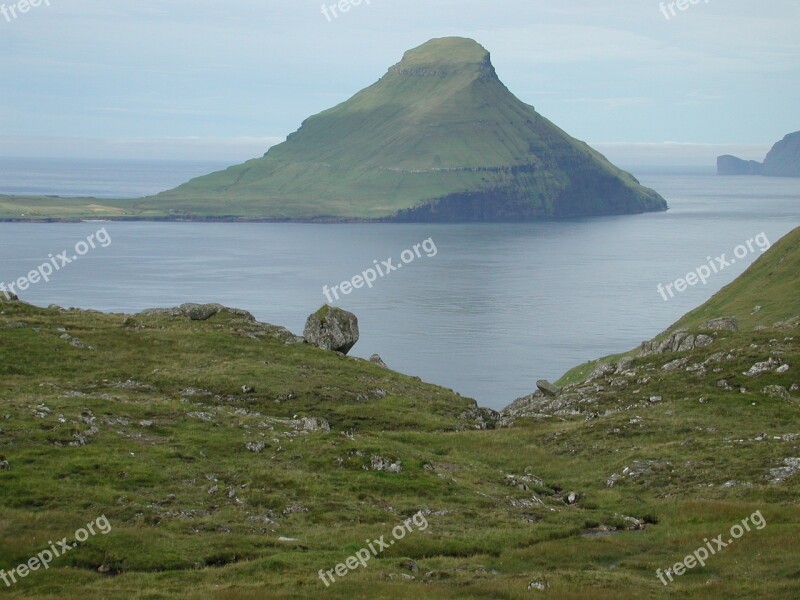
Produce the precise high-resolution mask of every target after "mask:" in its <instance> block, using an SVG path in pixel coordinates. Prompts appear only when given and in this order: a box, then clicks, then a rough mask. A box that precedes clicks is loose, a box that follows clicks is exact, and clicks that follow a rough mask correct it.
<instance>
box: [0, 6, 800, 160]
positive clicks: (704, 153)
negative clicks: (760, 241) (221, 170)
mask: <svg viewBox="0 0 800 600" xmlns="http://www.w3.org/2000/svg"><path fill="white" fill-rule="evenodd" d="M22 1H23V2H24V1H26V0H22ZM351 1H352V0H351ZM356 1H357V0H356ZM684 1H685V4H683V2H684ZM693 1H695V2H697V3H696V4H690V3H689V2H690V0H682V2H681V4H682V6H684V10H680V8H679V7H678V6H677V4H675V3H671V2H663V3H662V2H659V1H655V0H608V1H602V0H571V1H569V2H565V1H556V0H494V1H491V2H490V1H488V0H485V1H476V0H457V1H456V0H362V2H361V3H360V4H359V5H357V6H356V5H351V6H350V7H349V10H348V11H347V12H341V11H339V10H338V9H337V10H336V12H335V16H334V15H333V14H332V13H333V11H332V10H331V9H330V8H327V14H328V16H327V17H326V15H325V14H324V13H323V10H322V8H323V6H326V7H330V6H332V5H334V4H336V2H334V0H325V2H324V3H323V2H322V0H282V1H278V0H226V1H224V2H222V1H219V0H213V1H211V0H169V1H167V0H163V1H156V0H38V4H39V6H37V7H33V6H29V7H28V10H27V11H26V12H24V13H22V12H20V8H23V7H24V5H23V7H21V6H19V4H20V0H0V156H4V157H70V158H119V159H183V160H194V159H198V160H219V161H227V162H230V163H234V162H238V161H241V160H244V159H247V158H252V157H255V156H260V155H262V154H263V153H264V152H265V151H266V150H267V149H268V148H269V147H270V146H271V145H273V144H275V143H279V142H280V141H282V140H283V139H285V137H286V136H287V135H288V134H290V133H291V132H293V131H295V130H296V129H297V128H298V127H299V126H300V123H301V122H302V121H303V120H304V119H305V118H307V117H308V116H310V115H312V114H316V113H318V112H320V111H322V110H325V109H326V108H329V107H331V106H333V105H335V104H338V103H339V102H343V101H345V100H346V99H348V98H349V97H350V96H352V95H353V94H355V93H356V92H357V91H359V90H360V89H362V88H364V87H366V86H368V85H370V84H372V83H374V82H375V81H377V80H378V79H379V78H380V77H381V76H383V75H384V73H385V72H386V70H387V69H388V67H390V66H391V65H393V64H395V63H397V62H398V61H399V60H400V59H401V58H402V56H403V53H404V52H405V51H406V50H408V49H410V48H413V47H416V46H418V45H420V44H422V43H424V42H425V41H427V40H429V39H431V38H435V37H445V36H452V35H456V36H464V37H470V38H473V39H475V40H477V41H478V42H480V43H481V44H482V45H483V46H484V47H486V48H487V49H488V50H489V51H490V52H491V54H492V62H493V63H494V66H495V68H496V70H497V73H498V75H499V76H500V78H501V79H502V80H503V82H504V83H505V84H506V86H507V87H508V88H509V89H510V90H511V91H512V92H513V93H515V94H516V95H517V96H518V97H519V98H520V99H522V100H523V101H524V102H527V103H528V104H531V105H533V106H534V107H535V108H536V109H537V111H539V113H541V114H542V115H544V116H545V117H547V118H549V119H550V120H552V121H554V122H555V123H556V124H557V125H559V126H560V127H561V128H562V129H565V130H566V131H567V132H568V133H570V134H571V135H573V136H574V137H576V138H578V139H581V140H584V141H587V142H589V143H590V144H592V145H593V146H595V147H597V148H598V149H599V150H601V151H602V152H604V153H605V154H606V155H607V156H609V158H611V159H612V160H613V161H616V162H619V163H621V164H623V165H630V164H652V165H657V164H682V165H691V164H699V163H703V164H706V163H708V164H713V161H714V158H715V157H716V156H717V155H718V154H725V153H732V154H736V155H738V156H741V157H742V158H747V159H756V160H762V159H763V157H764V155H765V154H766V152H767V150H769V148H770V147H771V145H772V144H773V143H774V142H776V141H777V140H779V139H781V138H782V137H783V136H784V135H786V134H787V133H789V132H792V131H797V130H800V113H799V112H798V107H800V35H798V31H800V3H799V2H797V0H763V2H753V1H752V0H693ZM34 2H37V0H34ZM670 4H672V11H671V10H670V7H669V5H670ZM3 8H4V10H3ZM12 9H13V10H12ZM662 9H663V10H662ZM672 13H674V14H672Z"/></svg>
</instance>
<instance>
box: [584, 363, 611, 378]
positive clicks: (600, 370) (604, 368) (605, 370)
mask: <svg viewBox="0 0 800 600" xmlns="http://www.w3.org/2000/svg"><path fill="white" fill-rule="evenodd" d="M616 370H617V367H616V366H615V365H612V364H609V363H600V364H599V365H597V366H596V367H595V368H594V369H593V370H592V372H591V373H590V374H589V377H587V378H586V381H587V383H588V382H590V381H594V380H595V379H601V378H603V377H605V376H606V375H611V374H612V373H614V371H616Z"/></svg>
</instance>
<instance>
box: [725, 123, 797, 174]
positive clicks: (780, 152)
mask: <svg viewBox="0 0 800 600" xmlns="http://www.w3.org/2000/svg"><path fill="white" fill-rule="evenodd" d="M717 174H719V175H764V176H766V177H800V131H796V132H794V133H790V134H789V135H787V136H786V137H785V138H783V139H782V140H781V141H780V142H778V143H777V144H775V145H774V146H773V147H772V150H770V151H769V154H767V158H766V159H764V163H763V164H762V163H760V162H757V161H754V160H742V159H740V158H736V157H735V156H728V155H726V156H720V157H719V158H717Z"/></svg>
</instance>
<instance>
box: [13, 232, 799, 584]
mask: <svg viewBox="0 0 800 600" xmlns="http://www.w3.org/2000/svg"><path fill="white" fill-rule="evenodd" d="M796 241H797V232H794V233H793V234H791V235H790V236H789V237H788V238H786V239H785V240H783V241H782V242H780V243H778V244H776V245H775V247H773V248H772V249H771V250H770V251H769V252H768V253H767V254H765V255H764V257H763V258H762V259H761V260H759V261H758V262H757V263H756V264H755V265H754V266H753V267H752V268H751V269H750V271H748V273H747V274H745V275H744V276H743V277H742V279H741V280H739V281H737V282H736V283H735V284H733V286H731V287H730V288H729V289H728V294H727V295H726V294H725V293H722V294H721V295H720V296H718V297H716V299H715V301H716V302H718V305H717V306H718V307H719V310H720V311H722V314H717V313H716V312H715V310H714V309H711V308H709V309H708V310H707V311H706V312H704V313H703V314H702V315H700V314H698V315H694V316H692V315H689V316H687V320H686V323H687V324H688V326H689V327H693V326H694V323H695V322H696V319H701V318H705V317H706V316H709V317H718V316H727V315H728V314H729V311H730V310H731V309H735V308H736V306H738V305H737V304H736V303H737V300H736V298H735V297H734V296H735V295H736V294H752V297H750V299H748V302H752V301H754V300H757V301H759V302H761V303H762V305H763V306H764V308H763V309H762V311H761V312H760V313H757V314H762V313H763V315H762V318H761V321H759V322H758V324H759V325H762V326H763V328H758V329H756V327H755V323H756V322H755V321H753V322H751V323H749V324H748V323H745V325H744V326H742V327H741V328H740V329H739V331H718V332H716V333H714V334H713V336H712V337H713V340H712V341H711V342H710V343H709V344H708V345H707V346H704V347H702V348H695V349H692V350H686V351H682V352H666V353H663V354H652V355H648V356H644V357H636V358H634V359H632V360H626V361H623V362H622V364H619V365H615V366H614V369H612V370H605V371H603V372H602V373H600V374H596V375H595V377H594V378H593V380H592V381H589V382H585V381H582V382H578V383H576V384H574V385H571V386H568V387H565V388H564V389H562V390H561V391H560V392H559V393H558V394H556V395H555V396H552V397H551V396H545V395H543V394H541V393H538V394H533V395H531V396H530V397H526V398H523V399H520V400H518V401H517V402H515V403H514V404H513V405H512V406H511V407H509V409H507V410H506V411H504V412H503V413H502V415H499V416H498V415H496V414H494V415H493V414H492V413H491V411H480V410H478V409H476V407H475V404H474V402H473V401H471V400H468V399H465V398H462V397H460V396H458V395H457V394H455V393H453V392H451V391H450V390H446V389H443V388H440V387H436V386H431V385H427V384H424V383H422V382H420V381H419V380H417V379H414V378H409V377H405V376H403V375H400V374H397V373H394V372H392V371H390V370H387V369H384V368H381V367H378V366H376V365H373V364H370V363H367V362H365V361H363V360H359V359H356V358H347V357H343V356H340V355H336V354H333V353H329V352H324V351H321V350H317V349H315V348H312V347H309V346H307V345H305V344H302V343H298V340H297V339H296V338H295V337H294V336H293V335H292V334H290V333H289V332H286V331H285V330H282V329H280V328H277V327H273V326H269V325H263V324H259V323H255V322H254V321H252V320H251V319H250V318H248V316H247V315H246V314H243V313H241V312H238V311H223V312H222V313H219V314H218V315H216V316H214V317H212V318H211V319H209V320H207V321H189V320H188V319H186V318H185V317H184V316H182V314H180V313H178V312H177V311H176V312H174V313H173V314H170V313H168V312H167V313H162V314H155V315H149V316H145V315H137V316H125V315H113V314H101V313H97V312H93V311H80V310H63V309H57V308H48V309H43V308H38V307H34V306H31V305H28V304H25V303H24V302H16V301H15V302H7V301H4V300H2V299H0V507H2V510H0V569H3V570H4V571H5V572H8V571H9V570H10V569H13V568H15V567H17V565H19V564H21V563H22V562H23V561H27V560H28V559H29V557H32V556H35V555H36V554H37V553H39V552H40V551H41V550H42V549H44V548H47V547H48V543H49V541H51V540H60V539H62V538H63V537H65V536H66V537H68V538H71V536H72V535H73V532H74V531H75V530H76V529H78V528H80V527H82V526H84V525H85V524H86V523H89V522H90V521H92V520H94V519H96V518H97V517H99V516H100V515H105V516H106V517H107V518H108V521H109V523H110V524H111V527H112V529H111V531H109V532H108V533H107V534H105V535H96V536H92V537H90V538H89V539H88V540H87V541H85V542H83V543H82V544H80V545H79V546H78V547H76V548H74V549H72V550H70V551H69V552H68V553H67V554H66V555H64V556H63V557H61V558H58V559H56V560H54V561H53V563H52V564H51V565H50V568H49V569H47V570H41V569H40V570H37V571H33V572H31V573H29V574H28V575H27V577H25V578H24V579H20V580H19V581H18V582H17V583H16V584H13V585H12V586H10V587H8V588H5V586H4V585H3V584H2V583H1V582H0V587H2V588H3V590H4V592H5V595H6V596H7V597H9V598H17V597H20V598H21V597H25V598H36V599H44V598H53V599H54V598H59V599H61V598H81V599H83V600H88V599H93V598H97V599H100V598H104V599H105V598H126V599H127V598H142V599H144V598H148V599H161V598H212V599H213V598H218V599H225V600H234V599H237V600H238V599H249V598H263V597H270V598H308V597H317V596H320V597H321V596H322V595H323V594H324V595H325V596H326V597H331V598H348V599H349V598H390V597H391V598H415V599H418V598H420V597H424V598H467V597H468V598H487V599H489V598H491V599H496V598H530V597H532V596H533V597H536V596H537V595H538V594H540V592H539V591H537V590H536V588H538V587H549V589H548V590H547V592H546V593H545V596H546V597H553V598H576V599H577V598H581V599H586V598H588V599H609V600H610V599H618V598H636V599H641V598H663V597H669V598H687V599H689V598H691V599H701V600H702V599H712V598H714V599H717V598H748V599H749V598H775V599H785V598H794V597H798V596H800V577H798V575H800V572H799V571H798V567H797V565H798V562H799V561H800V546H799V545H798V541H797V531H798V526H800V513H799V512H798V510H797V505H798V498H800V476H798V474H797V473H798V472H800V425H798V423H800V406H799V405H798V400H799V399H800V388H799V387H798V385H799V384H800V374H798V369H797V365H798V364H800V343H798V340H800V335H799V334H800V308H799V307H798V290H799V289H800V288H798V287H797V286H792V285H791V280H790V281H789V282H788V284H786V285H785V279H786V278H787V277H790V276H792V274H793V273H794V274H795V276H796V269H794V271H793V270H792V268H791V265H796V264H797V260H798V254H800V250H798V247H797V243H796ZM784 268H786V269H788V270H786V271H784V270H783V269H784ZM766 300H772V301H774V303H775V304H774V306H781V307H782V308H780V309H774V310H775V312H772V313H770V312H769V311H770V310H773V309H772V308H770V306H772V305H768V303H767V302H766ZM795 309H798V310H796V312H795V314H792V312H793V311H795ZM743 316H744V315H743ZM786 316H792V317H798V318H792V319H788V320H787V319H786V318H784V317H786ZM777 318H779V319H780V320H781V321H782V322H780V323H777V324H776V323H774V322H772V321H771V319H777ZM758 364H762V367H763V364H766V365H767V366H766V367H763V368H760V369H758V371H760V372H758V373H756V372H754V371H753V370H752V367H753V366H754V365H758ZM783 365H787V366H786V367H784V366H783ZM495 421H496V424H497V427H496V428H491V425H492V424H493V423H495ZM487 424H488V425H489V426H490V428H485V425H487ZM387 465H393V466H392V467H389V468H387ZM573 493H574V494H573ZM419 511H422V512H421V513H420V512H419ZM757 511H758V514H760V515H761V516H762V517H763V519H764V526H763V527H762V528H755V527H753V528H752V530H751V531H750V532H747V533H744V534H743V536H742V537H741V539H739V540H736V541H735V542H734V543H732V544H731V545H730V546H729V547H726V548H724V549H722V550H720V551H719V552H718V553H717V554H715V555H713V556H712V557H710V558H709V559H708V561H707V564H706V565H705V566H704V567H696V568H694V569H690V570H689V571H688V572H687V573H686V574H685V575H683V576H681V577H675V581H674V582H673V583H671V584H669V586H667V587H665V586H664V585H663V584H662V583H661V581H660V580H659V579H658V577H657V575H656V570H657V569H661V570H662V571H663V570H665V569H667V568H668V567H670V566H671V565H674V564H675V563H677V562H678V561H682V560H683V559H684V558H685V557H686V556H687V555H690V554H691V553H693V552H694V551H695V550H696V549H697V548H699V547H701V546H703V545H704V539H709V540H711V539H713V538H715V537H717V536H718V535H720V534H723V535H724V536H725V537H726V538H727V537H728V535H729V534H728V532H729V530H730V528H731V526H732V525H734V524H736V523H741V521H742V520H743V519H745V518H747V517H750V516H752V515H754V514H755V513H756V512H757ZM415 514H421V515H423V516H424V518H425V522H426V523H427V526H426V527H425V528H424V529H416V528H415V529H414V530H413V531H412V532H410V533H408V534H407V535H406V537H404V538H403V539H402V540H397V541H396V543H395V544H392V545H390V546H389V547H387V548H386V549H385V550H384V551H383V552H382V553H381V554H380V555H379V556H377V557H374V558H372V559H371V560H370V561H369V562H368V563H367V564H366V567H361V566H359V567H358V568H356V569H355V570H353V571H352V572H350V573H349V574H348V575H346V576H345V577H343V578H340V579H339V578H338V577H337V579H339V580H337V581H336V582H335V583H333V584H332V585H331V586H330V587H328V588H326V587H325V584H324V583H323V582H322V581H321V580H320V578H319V576H318V572H319V570H323V571H325V570H329V569H332V568H334V567H335V566H336V565H337V564H338V563H341V562H343V561H346V560H347V558H348V557H349V556H351V555H354V554H355V553H357V552H358V551H359V550H360V549H362V548H364V547H365V545H366V540H375V539H378V538H380V537H381V536H384V537H385V538H386V539H387V540H388V539H392V535H393V534H392V531H393V528H394V527H396V526H397V525H398V524H402V522H403V520H404V519H408V518H411V517H412V516H413V515H415ZM543 597H544V596H543Z"/></svg>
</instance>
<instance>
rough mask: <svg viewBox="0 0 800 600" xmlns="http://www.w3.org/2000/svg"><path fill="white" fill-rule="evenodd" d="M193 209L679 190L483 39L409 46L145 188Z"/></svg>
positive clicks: (434, 205) (564, 207) (622, 195)
mask: <svg viewBox="0 0 800 600" xmlns="http://www.w3.org/2000/svg"><path fill="white" fill-rule="evenodd" d="M140 208H141V209H143V210H144V211H147V210H152V209H156V210H169V211H170V212H171V213H172V214H178V215H181V214H183V215H186V216H194V215H204V216H209V215H211V216H243V217H262V218H271V219H297V220H307V219H342V220H348V219H383V220H397V221H513V220H526V219H539V218H553V217H570V216H587V215H609V214H626V213H640V212H646V211H658V210H666V208H667V203H666V202H665V200H664V199H663V198H661V196H659V195H658V194H657V193H656V192H654V191H653V190H650V189H647V188H645V187H642V186H641V185H640V184H639V182H638V181H637V180H636V179H635V178H634V177H633V176H632V175H630V174H629V173H626V172H624V171H621V170H620V169H618V168H616V167H614V166H613V165H612V164H611V163H610V162H609V161H608V160H606V158H605V157H604V156H602V155H601V154H599V153H598V152H596V151H595V150H593V149H592V148H590V147H589V146H588V145H587V144H585V143H583V142H580V141H578V140H575V139H574V138H572V137H570V136H569V135H568V134H566V133H565V132H564V131H562V130H561V129H559V128H558V127H556V126H555V125H554V124H553V123H551V122H550V121H548V120H547V119H545V118H544V117H542V116H541V115H539V114H538V113H537V112H536V111H535V110H534V108H533V107H532V106H529V105H527V104H525V103H523V102H521V101H520V100H519V99H517V98H516V97H515V96H514V95H513V94H512V93H511V92H510V91H509V90H508V89H507V88H506V87H505V86H504V85H503V83H502V82H501V81H500V79H499V78H498V77H497V74H496V72H495V69H494V67H493V66H492V62H491V59H490V55H489V52H487V51H486V49H485V48H483V47H482V46H481V45H480V44H478V43H477V42H475V41H474V40H470V39H465V38H441V39H434V40H431V41H429V42H427V43H425V44H423V45H422V46H419V47H418V48H415V49H413V50H410V51H408V52H406V54H405V56H404V57H403V59H402V60H401V61H400V62H399V63H398V64H396V65H395V66H393V67H391V68H390V69H389V71H388V72H387V73H386V75H384V76H383V77H382V78H381V79H380V80H379V81H378V82H377V83H375V84H373V85H371V86H370V87H368V88H366V89H364V90H362V91H361V92H359V93H357V94H356V95H355V96H353V97H352V98H350V99H349V100H347V101H346V102H343V103H342V104H339V105H338V106H335V107H333V108H331V109H329V110H326V111H324V112H322V113H320V114H318V115H315V116H313V117H310V118H309V119H307V120H306V121H305V122H303V124H302V126H301V127H300V129H299V130H298V131H297V132H295V133H293V134H291V135H290V136H289V137H288V138H287V140H286V141H285V142H284V143H282V144H279V145H277V146H275V147H273V148H271V149H270V150H269V151H268V152H267V153H266V155H264V156H263V157H262V158H258V159H254V160H251V161H248V162H246V163H244V164H242V165H237V166H234V167H231V168H229V169H226V170H224V171H220V172H217V173H212V174H211V175H207V176H204V177H200V178H197V179H194V180H192V181H190V182H188V183H186V184H184V185H182V186H180V187H178V188H176V189H174V190H170V191H167V192H164V193H162V194H159V195H158V196H155V197H152V198H148V199H145V200H144V201H143V202H142V203H140Z"/></svg>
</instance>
